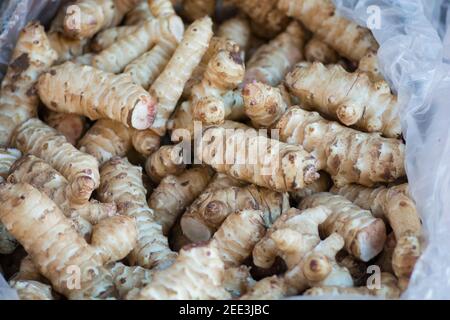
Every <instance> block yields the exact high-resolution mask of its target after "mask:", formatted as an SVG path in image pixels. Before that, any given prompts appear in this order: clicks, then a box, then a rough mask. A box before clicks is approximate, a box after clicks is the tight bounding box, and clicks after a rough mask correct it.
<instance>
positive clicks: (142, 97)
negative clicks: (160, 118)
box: [38, 62, 156, 130]
mask: <svg viewBox="0 0 450 320" xmlns="http://www.w3.org/2000/svg"><path fill="white" fill-rule="evenodd" d="M74 78H76V79H77V81H73V79H74ZM92 84H96V85H95V86H92ZM38 92H39V96H40V98H41V100H42V101H43V102H44V103H45V105H46V106H47V107H48V108H49V109H50V110H53V111H57V112H66V113H75V114H79V115H84V116H86V117H88V118H89V119H91V120H97V119H101V118H108V119H111V120H116V121H118V122H121V123H122V124H124V125H125V126H127V127H132V128H135V129H138V130H144V129H147V128H148V127H149V126H150V125H151V124H152V123H153V120H154V118H155V112H156V110H155V103H156V102H155V101H154V100H153V98H152V97H151V96H150V95H149V94H148V92H146V91H145V90H144V89H143V88H142V87H140V86H138V85H136V84H134V83H133V81H132V80H131V78H130V77H129V76H128V75H113V74H110V73H106V72H103V71H100V70H97V69H95V68H92V67H90V66H80V65H76V64H74V63H71V62H66V63H64V64H62V65H59V66H56V67H54V68H52V69H51V70H50V71H49V72H47V73H45V74H43V75H42V76H41V77H40V78H39V82H38Z"/></svg>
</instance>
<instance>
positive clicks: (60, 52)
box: [47, 31, 89, 63]
mask: <svg viewBox="0 0 450 320" xmlns="http://www.w3.org/2000/svg"><path fill="white" fill-rule="evenodd" d="M47 36H48V40H49V41H50V46H51V48H52V49H53V50H55V51H56V53H57V60H56V63H63V62H66V61H69V60H72V59H74V58H76V57H78V56H81V55H83V54H84V53H86V51H88V45H89V41H88V39H83V40H77V39H70V38H67V37H65V36H64V35H63V34H61V33H59V32H55V31H50V32H48V34H47Z"/></svg>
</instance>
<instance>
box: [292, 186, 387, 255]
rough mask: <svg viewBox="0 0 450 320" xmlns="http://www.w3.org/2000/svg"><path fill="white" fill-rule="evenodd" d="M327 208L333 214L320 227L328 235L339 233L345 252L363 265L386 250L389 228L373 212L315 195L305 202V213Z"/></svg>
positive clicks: (333, 197)
mask: <svg viewBox="0 0 450 320" xmlns="http://www.w3.org/2000/svg"><path fill="white" fill-rule="evenodd" d="M320 205H322V206H325V207H326V208H328V209H330V210H331V214H330V215H329V216H328V218H327V219H326V220H325V222H323V223H322V224H321V225H320V230H321V232H323V234H325V235H330V234H332V233H333V232H337V233H339V234H340V235H341V236H342V238H343V239H344V240H345V249H346V250H347V252H348V253H350V254H352V255H354V256H355V257H357V258H359V259H360V260H362V261H369V260H370V259H372V258H373V257H375V256H376V255H377V254H379V253H380V252H381V250H383V245H384V242H385V241H386V227H385V225H384V222H383V220H381V219H378V218H374V217H373V216H372V214H371V213H370V211H368V210H364V209H361V208H360V207H358V206H356V205H354V204H353V203H352V202H350V201H349V200H347V199H345V198H344V197H342V196H338V195H333V194H331V193H327V192H322V193H316V194H313V195H311V196H309V197H306V198H305V199H303V200H302V202H301V203H300V205H299V207H300V208H302V209H306V208H312V207H315V206H320Z"/></svg>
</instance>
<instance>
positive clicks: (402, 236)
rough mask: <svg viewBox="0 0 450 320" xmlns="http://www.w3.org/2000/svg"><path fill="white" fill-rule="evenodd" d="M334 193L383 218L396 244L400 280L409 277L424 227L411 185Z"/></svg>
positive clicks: (345, 189)
mask: <svg viewBox="0 0 450 320" xmlns="http://www.w3.org/2000/svg"><path fill="white" fill-rule="evenodd" d="M331 192H333V193H336V194H340V195H341V196H344V197H346V198H347V199H349V200H350V201H352V202H353V203H355V204H356V205H358V206H360V207H361V208H364V209H367V210H371V211H372V214H373V215H374V216H376V217H380V218H382V217H384V218H385V219H386V220H387V221H388V222H389V224H390V226H391V227H392V230H393V231H394V233H395V238H396V240H397V245H396V246H395V249H394V253H393V257H392V263H393V265H392V267H393V270H394V273H395V275H396V276H397V277H399V278H402V277H410V276H411V273H412V271H413V268H414V265H415V262H416V261H417V259H418V258H419V256H420V254H421V238H422V225H421V221H420V217H419V215H418V213H417V210H416V206H415V204H414V201H413V200H412V198H411V197H410V195H409V190H408V184H401V185H398V186H393V187H384V186H381V187H378V188H375V189H372V188H365V187H363V186H358V185H348V186H344V187H342V188H336V187H333V189H332V190H331Z"/></svg>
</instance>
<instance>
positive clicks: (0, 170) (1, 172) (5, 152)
mask: <svg viewBox="0 0 450 320" xmlns="http://www.w3.org/2000/svg"><path fill="white" fill-rule="evenodd" d="M21 156H22V153H21V152H20V151H19V150H17V149H14V148H0V183H1V182H2V181H3V180H4V179H6V178H7V177H8V174H9V170H10V169H11V166H12V165H13V163H14V162H15V161H16V160H17V159H19V158H20V157H21Z"/></svg>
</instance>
